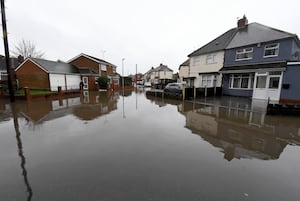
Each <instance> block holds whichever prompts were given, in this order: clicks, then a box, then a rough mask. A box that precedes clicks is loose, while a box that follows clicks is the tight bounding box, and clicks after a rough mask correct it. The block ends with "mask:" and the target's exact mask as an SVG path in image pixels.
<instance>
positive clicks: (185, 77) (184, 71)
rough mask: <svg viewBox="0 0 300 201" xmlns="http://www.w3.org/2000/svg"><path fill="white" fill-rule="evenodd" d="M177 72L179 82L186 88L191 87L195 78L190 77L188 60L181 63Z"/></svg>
mask: <svg viewBox="0 0 300 201" xmlns="http://www.w3.org/2000/svg"><path fill="white" fill-rule="evenodd" d="M178 70H179V79H180V82H183V83H186V84H187V86H188V87H193V86H194V79H195V77H190V59H187V60H186V61H185V62H183V63H182V64H181V65H180V66H179V69H178Z"/></svg>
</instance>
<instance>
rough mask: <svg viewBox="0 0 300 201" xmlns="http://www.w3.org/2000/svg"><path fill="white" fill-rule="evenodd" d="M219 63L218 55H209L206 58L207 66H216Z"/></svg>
mask: <svg viewBox="0 0 300 201" xmlns="http://www.w3.org/2000/svg"><path fill="white" fill-rule="evenodd" d="M216 63H218V61H217V54H208V55H207V56H206V64H216Z"/></svg>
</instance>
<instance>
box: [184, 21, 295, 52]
mask: <svg viewBox="0 0 300 201" xmlns="http://www.w3.org/2000/svg"><path fill="white" fill-rule="evenodd" d="M285 38H296V41H297V42H298V43H299V39H298V37H297V35H296V34H292V33H288V32H285V31H282V30H279V29H275V28H272V27H268V26H265V25H262V24H259V23H256V22H253V23H250V24H247V25H246V26H245V27H242V28H237V27H235V28H232V29H230V30H228V31H227V32H225V33H223V34H222V35H220V36H219V37H217V38H216V39H214V40H212V41H211V42H209V43H207V44H206V45H204V46H202V47H201V48H199V49H197V50H195V51H194V52H192V53H191V54H190V55H188V57H192V56H198V55H202V54H207V53H210V52H216V51H220V50H225V49H231V48H236V47H243V46H247V45H251V44H258V43H263V42H269V41H275V40H280V39H285Z"/></svg>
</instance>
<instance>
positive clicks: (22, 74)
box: [16, 60, 50, 90]
mask: <svg viewBox="0 0 300 201" xmlns="http://www.w3.org/2000/svg"><path fill="white" fill-rule="evenodd" d="M16 78H17V80H18V82H19V87H21V88H23V87H29V88H31V89H43V90H50V82H49V76H48V73H47V72H45V71H44V70H42V69H41V68H39V67H38V66H37V65H36V64H34V63H33V62H32V61H30V60H28V61H26V62H25V63H24V64H23V65H22V66H21V67H20V68H18V69H17V71H16Z"/></svg>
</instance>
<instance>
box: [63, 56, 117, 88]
mask: <svg viewBox="0 0 300 201" xmlns="http://www.w3.org/2000/svg"><path fill="white" fill-rule="evenodd" d="M68 63H70V64H73V65H75V66H77V67H78V68H79V69H88V70H91V71H93V72H96V73H97V74H98V76H105V77H107V78H108V79H109V85H110V86H109V87H115V86H116V87H118V86H119V85H120V76H119V75H118V74H117V73H116V69H117V66H116V65H114V64H111V63H109V62H107V61H104V60H102V59H99V58H96V57H93V56H90V55H87V54H80V55H78V56H76V57H74V58H72V59H71V60H69V61H68ZM95 82H96V80H93V79H90V78H89V77H83V83H84V87H85V88H90V87H91V84H92V85H94V83H95ZM94 87H95V86H94Z"/></svg>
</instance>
